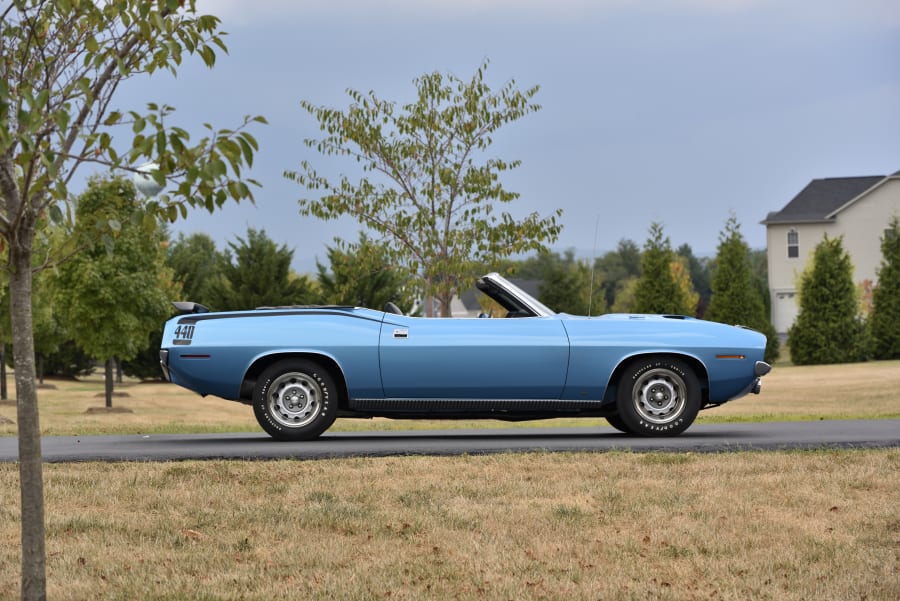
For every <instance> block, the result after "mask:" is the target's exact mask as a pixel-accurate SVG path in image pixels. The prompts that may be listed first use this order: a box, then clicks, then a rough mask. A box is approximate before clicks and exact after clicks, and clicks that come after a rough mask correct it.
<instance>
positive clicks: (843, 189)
mask: <svg viewBox="0 0 900 601" xmlns="http://www.w3.org/2000/svg"><path fill="white" fill-rule="evenodd" d="M898 174H900V171H898V172H897V173H895V174H894V175H893V176H889V177H894V176H897V175H898ZM884 180H885V176H883V175H870V176H865V177H828V178H824V179H814V180H813V181H811V182H809V184H807V186H806V187H805V188H803V190H801V191H800V193H799V194H797V196H795V197H794V198H793V199H792V200H791V201H790V202H789V203H787V204H786V205H785V206H784V208H783V209H781V210H780V211H773V212H771V213H769V214H768V215H767V216H766V218H765V219H764V220H763V221H762V223H763V224H764V225H768V224H770V223H810V222H818V221H830V220H831V219H833V218H834V216H833V215H832V213H834V212H835V211H837V210H838V209H840V208H841V207H843V206H845V205H846V204H848V203H850V202H851V201H852V200H853V199H855V198H857V197H858V196H860V195H861V194H863V193H864V192H866V191H868V190H869V189H871V188H872V187H873V186H875V185H877V184H878V183H880V182H882V181H884Z"/></svg>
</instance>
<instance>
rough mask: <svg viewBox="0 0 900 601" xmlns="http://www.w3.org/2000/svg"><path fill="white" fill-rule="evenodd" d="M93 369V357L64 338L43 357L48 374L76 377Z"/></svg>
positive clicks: (85, 374)
mask: <svg viewBox="0 0 900 601" xmlns="http://www.w3.org/2000/svg"><path fill="white" fill-rule="evenodd" d="M158 368H159V351H157V369H158ZM93 371H94V359H93V358H92V357H91V356H90V355H88V354H87V353H85V352H84V351H83V350H82V349H81V348H79V347H78V345H77V344H75V341H74V340H66V341H65V342H63V343H62V344H60V345H59V346H57V348H56V351H55V352H53V353H50V354H49V355H47V356H46V357H45V358H44V373H45V374H46V375H48V376H61V377H64V378H77V377H78V376H87V375H90V374H91V372H93Z"/></svg>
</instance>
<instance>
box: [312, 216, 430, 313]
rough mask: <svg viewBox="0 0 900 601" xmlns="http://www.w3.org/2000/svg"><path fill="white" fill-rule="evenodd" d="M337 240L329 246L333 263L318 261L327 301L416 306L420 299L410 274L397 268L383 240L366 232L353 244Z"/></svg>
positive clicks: (405, 308) (321, 287) (323, 298)
mask: <svg viewBox="0 0 900 601" xmlns="http://www.w3.org/2000/svg"><path fill="white" fill-rule="evenodd" d="M336 242H337V244H336V246H329V247H328V249H327V255H328V263H329V267H327V268H326V267H325V266H324V265H322V264H321V263H319V262H318V261H316V268H317V271H318V282H319V292H320V294H321V301H322V302H323V303H326V304H334V305H355V306H360V307H370V308H373V309H381V308H382V307H384V305H385V304H386V303H388V302H389V301H390V302H393V303H395V304H396V305H397V306H398V307H399V308H400V310H401V311H404V312H409V311H410V310H412V308H413V304H414V303H415V300H416V299H415V297H414V295H413V294H412V291H411V290H410V289H409V287H408V286H407V285H406V284H407V276H406V275H405V274H403V273H401V272H398V271H397V270H396V269H394V268H393V266H392V265H391V262H390V259H389V252H388V249H387V248H386V246H385V245H384V244H383V243H380V242H376V241H374V240H371V239H370V238H369V237H368V236H367V235H366V234H365V233H360V235H359V241H358V242H355V243H352V244H350V243H347V242H344V241H343V240H337V241H336ZM329 269H330V271H329Z"/></svg>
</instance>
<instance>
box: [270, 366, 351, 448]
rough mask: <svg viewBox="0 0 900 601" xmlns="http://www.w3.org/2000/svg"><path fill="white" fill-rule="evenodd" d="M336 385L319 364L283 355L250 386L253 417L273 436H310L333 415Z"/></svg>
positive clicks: (304, 438) (318, 433) (289, 437)
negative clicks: (283, 357) (285, 357)
mask: <svg viewBox="0 0 900 601" xmlns="http://www.w3.org/2000/svg"><path fill="white" fill-rule="evenodd" d="M336 394H337V388H336V386H335V384H334V379H333V378H332V377H331V374H329V373H328V371H327V370H326V369H324V368H323V367H322V366H321V365H319V364H318V363H316V362H314V361H308V360H305V359H286V360H284V361H279V362H277V363H273V364H272V365H270V366H269V367H267V368H266V369H265V370H264V371H263V373H262V374H261V375H260V377H259V379H258V380H257V381H256V387H255V388H254V389H253V413H254V415H255V416H256V421H257V422H259V425H260V426H261V427H262V429H263V430H265V431H266V432H267V433H268V434H269V435H270V436H271V437H272V438H275V439H277V440H311V439H313V438H316V437H318V436H319V435H320V434H321V433H322V432H324V431H325V430H327V429H328V427H329V426H331V424H332V423H334V418H335V417H336V415H337V397H336V396H335V395H336Z"/></svg>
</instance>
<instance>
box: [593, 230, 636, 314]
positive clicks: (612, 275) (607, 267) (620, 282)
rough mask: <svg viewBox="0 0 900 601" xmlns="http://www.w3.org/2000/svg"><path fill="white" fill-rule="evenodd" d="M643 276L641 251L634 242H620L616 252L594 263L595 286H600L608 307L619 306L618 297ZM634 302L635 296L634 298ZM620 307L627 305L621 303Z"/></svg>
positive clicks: (610, 252)
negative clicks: (631, 283)
mask: <svg viewBox="0 0 900 601" xmlns="http://www.w3.org/2000/svg"><path fill="white" fill-rule="evenodd" d="M640 275H641V249H640V247H639V246H638V245H637V243H636V242H634V241H633V240H628V239H625V238H623V239H622V240H619V244H618V246H617V247H616V250H613V251H609V252H607V253H605V254H604V255H603V256H602V257H600V258H598V259H597V260H596V261H595V262H594V286H595V287H597V286H599V288H600V290H601V291H602V293H603V296H604V298H605V303H604V304H605V305H606V306H607V307H610V308H612V307H614V306H615V305H616V304H617V302H616V301H617V297H618V295H619V294H620V293H622V292H623V290H625V289H626V288H627V287H628V286H629V285H630V284H629V282H630V281H631V280H636V279H637V278H638V277H639V276H640ZM632 300H633V296H632ZM619 305H620V307H621V306H623V305H627V303H619Z"/></svg>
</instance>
